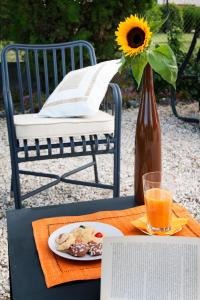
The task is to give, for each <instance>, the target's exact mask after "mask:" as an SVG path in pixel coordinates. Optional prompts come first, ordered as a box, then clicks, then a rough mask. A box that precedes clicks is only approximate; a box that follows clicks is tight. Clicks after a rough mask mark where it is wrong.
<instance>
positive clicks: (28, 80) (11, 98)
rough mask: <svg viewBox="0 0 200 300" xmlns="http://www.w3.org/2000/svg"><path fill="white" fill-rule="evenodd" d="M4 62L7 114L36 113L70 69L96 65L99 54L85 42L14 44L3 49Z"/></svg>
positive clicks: (3, 77) (4, 90)
mask: <svg viewBox="0 0 200 300" xmlns="http://www.w3.org/2000/svg"><path fill="white" fill-rule="evenodd" d="M10 59H12V62H9V61H10ZM1 64H2V79H3V94H4V100H5V110H6V113H7V114H8V113H9V114H10V113H12V114H13V113H14V112H15V110H16V109H17V111H18V112H20V113H27V112H28V113H33V112H36V111H38V110H39V109H40V108H41V107H42V105H43V102H44V101H45V100H46V99H47V97H48V96H49V94H50V93H51V92H52V91H53V90H54V89H55V87H56V86H57V85H58V83H59V82H60V81H61V80H62V78H63V77H64V76H65V75H66V74H67V73H68V72H69V71H71V70H75V69H79V68H82V67H85V66H89V65H94V64H96V57H95V52H94V48H93V47H92V45H91V44H90V43H88V42H86V41H74V42H67V43H63V44H51V45H23V44H14V45H8V46H6V47H5V48H4V49H3V51H2V54H1ZM10 110H12V112H11V111H10Z"/></svg>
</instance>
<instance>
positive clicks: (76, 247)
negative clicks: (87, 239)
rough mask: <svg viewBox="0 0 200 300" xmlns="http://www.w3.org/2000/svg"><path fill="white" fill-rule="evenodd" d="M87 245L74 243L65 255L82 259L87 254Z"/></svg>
mask: <svg viewBox="0 0 200 300" xmlns="http://www.w3.org/2000/svg"><path fill="white" fill-rule="evenodd" d="M88 249H89V248H88V245H87V244H84V243H79V244H78V243H76V244H72V245H71V246H70V247H69V249H67V251H66V252H67V253H68V254H70V255H72V256H75V257H83V256H85V255H86V254H87V252H88Z"/></svg>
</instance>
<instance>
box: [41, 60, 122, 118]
mask: <svg viewBox="0 0 200 300" xmlns="http://www.w3.org/2000/svg"><path fill="white" fill-rule="evenodd" d="M119 67H120V60H119V59H117V60H110V61H105V62H102V63H99V64H96V65H94V66H89V67H86V68H82V69H79V70H75V71H71V72H69V73H68V74H67V75H66V76H65V77H64V78H63V80H62V81H61V82H60V84H59V85H58V86H57V87H56V89H55V90H54V91H53V93H52V94H51V95H50V96H49V98H48V99H47V100H46V102H45V104H44V106H43V107H42V109H41V110H40V112H39V116H42V117H54V118H59V117H76V116H77V117H78V116H88V115H93V114H95V113H97V112H98V110H99V106H100V104H101V102H102V100H103V98H104V96H105V94H106V91H107V88H108V84H109V82H110V80H111V79H112V78H113V76H114V75H115V74H116V73H117V71H118V69H119Z"/></svg>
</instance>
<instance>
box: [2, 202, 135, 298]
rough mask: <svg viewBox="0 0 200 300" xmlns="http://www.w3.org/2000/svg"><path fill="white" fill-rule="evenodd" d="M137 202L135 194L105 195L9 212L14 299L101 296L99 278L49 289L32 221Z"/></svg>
mask: <svg viewBox="0 0 200 300" xmlns="http://www.w3.org/2000/svg"><path fill="white" fill-rule="evenodd" d="M133 206H135V203H134V198H133V197H124V198H114V199H103V200H95V201H88V202H79V203H71V204H64V205H55V206H48V207H38V208H24V209H20V210H13V211H8V212H7V222H8V254H9V262H10V278H11V296H12V299H13V300H81V299H84V300H99V299H100V280H87V281H75V282H70V283H66V284H63V285H59V286H56V287H52V288H49V289H47V288H46V284H45V281H44V275H43V273H42V269H41V267H40V262H39V258H38V254H37V250H36V247H35V242H34V238H33V232H32V224H31V223H32V221H34V220H37V219H41V218H46V217H55V216H66V215H68V216H76V215H83V214H88V213H94V212H97V211H102V210H121V209H126V208H129V207H133Z"/></svg>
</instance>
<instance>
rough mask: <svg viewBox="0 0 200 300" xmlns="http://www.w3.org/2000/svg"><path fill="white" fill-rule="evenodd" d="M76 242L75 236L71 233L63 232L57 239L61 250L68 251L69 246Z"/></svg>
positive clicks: (58, 248)
mask: <svg viewBox="0 0 200 300" xmlns="http://www.w3.org/2000/svg"><path fill="white" fill-rule="evenodd" d="M74 243H75V238H74V236H73V235H72V234H71V233H68V234H65V233H64V234H61V235H59V236H58V238H57V239H56V248H57V250H59V251H64V252H65V251H66V250H67V249H69V247H70V246H71V245H72V244H74Z"/></svg>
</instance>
